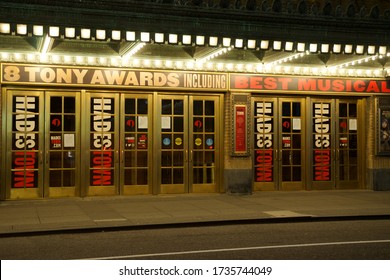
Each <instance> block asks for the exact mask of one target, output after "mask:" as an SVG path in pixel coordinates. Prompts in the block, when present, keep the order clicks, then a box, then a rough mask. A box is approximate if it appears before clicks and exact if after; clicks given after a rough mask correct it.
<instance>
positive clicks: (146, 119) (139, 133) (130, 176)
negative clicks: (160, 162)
mask: <svg viewBox="0 0 390 280" xmlns="http://www.w3.org/2000/svg"><path fill="white" fill-rule="evenodd" d="M150 99H151V98H150V96H148V95H142V94H137V95H135V94H123V95H122V98H121V106H122V114H121V118H122V123H121V139H122V141H121V174H122V176H121V186H123V187H122V191H121V193H123V194H149V193H151V192H152V190H151V178H150V176H151V175H152V174H151V173H152V172H151V168H150V164H151V162H152V159H151V158H150V157H151V153H150V152H149V149H151V148H152V145H151V141H150V139H151V131H152V129H151V123H152V122H151V117H150V116H151V109H150V104H151V102H150Z"/></svg>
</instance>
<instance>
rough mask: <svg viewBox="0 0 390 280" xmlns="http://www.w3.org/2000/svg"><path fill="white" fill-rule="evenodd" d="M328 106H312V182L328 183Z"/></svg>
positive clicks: (316, 104)
mask: <svg viewBox="0 0 390 280" xmlns="http://www.w3.org/2000/svg"><path fill="white" fill-rule="evenodd" d="M330 134H331V131H330V104H329V103H315V104H314V139H313V140H314V155H313V157H314V180H315V181H330V163H331V152H330V146H331V139H330Z"/></svg>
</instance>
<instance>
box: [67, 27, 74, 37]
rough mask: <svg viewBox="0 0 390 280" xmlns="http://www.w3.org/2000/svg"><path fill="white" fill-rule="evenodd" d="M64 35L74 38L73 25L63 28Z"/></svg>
mask: <svg viewBox="0 0 390 280" xmlns="http://www.w3.org/2000/svg"><path fill="white" fill-rule="evenodd" d="M65 37H66V38H75V37H76V29H75V28H73V27H66V28H65Z"/></svg>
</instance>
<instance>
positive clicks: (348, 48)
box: [344, 44, 352, 54]
mask: <svg viewBox="0 0 390 280" xmlns="http://www.w3.org/2000/svg"><path fill="white" fill-rule="evenodd" d="M344 52H345V53H346V54H351V53H352V45H350V44H347V45H345V47H344Z"/></svg>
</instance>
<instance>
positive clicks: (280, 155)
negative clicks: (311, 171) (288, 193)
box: [253, 98, 305, 191]
mask: <svg viewBox="0 0 390 280" xmlns="http://www.w3.org/2000/svg"><path fill="white" fill-rule="evenodd" d="M253 104H254V108H253V112H254V131H255V133H254V163H253V164H254V190H255V191H256V190H279V189H281V190H301V189H303V188H304V175H303V174H304V163H305V161H304V158H305V157H304V147H305V127H304V105H303V104H304V103H303V100H302V99H291V100H289V99H285V98H278V99H276V98H272V99H269V98H255V100H254V102H253Z"/></svg>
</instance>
